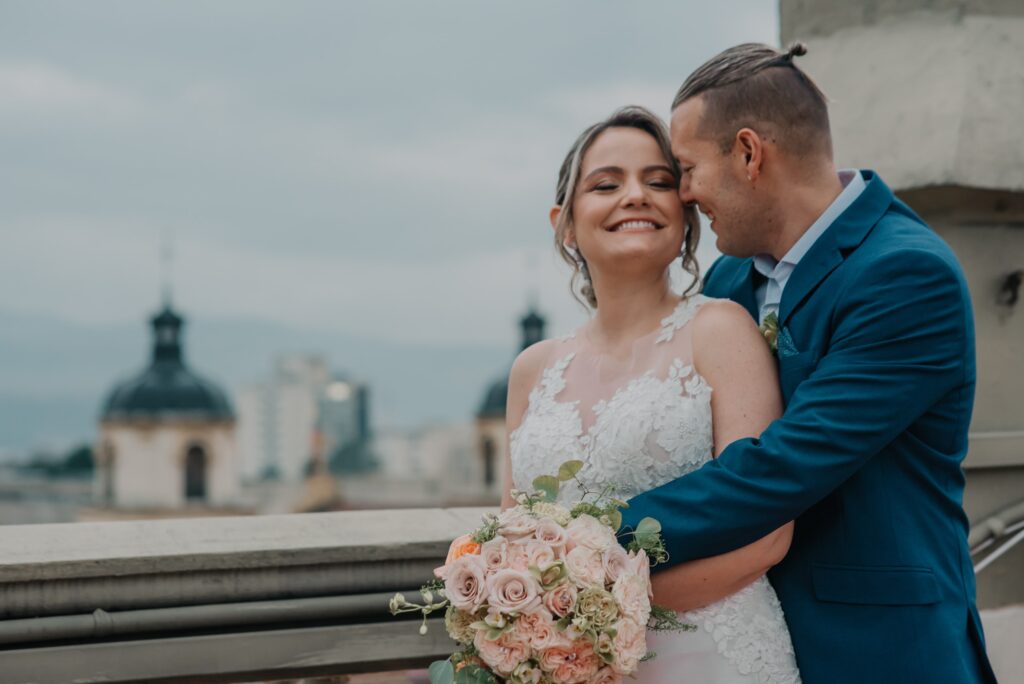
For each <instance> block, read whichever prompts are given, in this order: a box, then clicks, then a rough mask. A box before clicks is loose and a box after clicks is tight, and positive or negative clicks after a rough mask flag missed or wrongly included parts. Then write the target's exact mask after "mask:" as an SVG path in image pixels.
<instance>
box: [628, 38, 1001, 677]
mask: <svg viewBox="0 0 1024 684" xmlns="http://www.w3.org/2000/svg"><path fill="white" fill-rule="evenodd" d="M804 51H805V50H804V48H803V47H802V46H800V45H796V46H794V48H793V49H791V50H790V51H789V52H788V53H779V52H777V51H775V50H774V49H772V48H770V47H767V46H765V45H753V44H746V45H739V46H737V47H734V48H730V49H729V50H726V51H725V52H723V53H721V54H720V55H718V56H717V57H714V58H713V59H711V60H710V61H709V62H707V63H706V64H704V65H703V66H702V67H700V68H699V69H698V70H697V71H696V72H694V73H693V74H692V75H691V76H690V77H689V78H688V79H687V81H686V83H684V84H683V86H682V88H681V89H680V90H679V93H678V94H677V95H676V98H675V101H674V102H673V105H672V107H673V112H672V122H671V125H672V148H673V152H674V154H675V155H676V156H677V157H678V159H679V163H680V165H681V167H682V169H683V177H682V181H681V184H680V195H681V197H682V199H683V201H684V202H686V203H691V204H696V205H697V206H698V207H699V208H700V210H701V211H702V212H703V213H704V214H706V215H707V216H708V218H709V219H710V220H711V229H712V230H713V231H714V232H715V234H716V236H717V238H718V242H717V244H718V248H719V249H720V250H721V251H722V252H723V253H725V254H726V255H727V256H723V257H722V258H721V259H719V260H718V261H717V262H716V263H715V264H714V266H712V268H711V269H710V270H709V271H708V273H707V277H706V281H705V286H704V291H705V293H706V294H708V295H710V296H712V297H727V298H729V299H732V300H734V301H736V302H738V303H740V304H742V305H743V306H744V307H746V309H747V310H748V311H749V312H750V314H751V316H753V317H754V318H755V319H757V320H758V321H760V322H763V321H764V320H765V319H766V318H768V319H770V320H772V321H775V320H777V322H778V337H777V340H778V341H777V352H776V353H777V357H778V363H779V379H780V383H781V385H782V393H783V397H784V399H785V401H786V411H785V414H784V415H783V416H782V418H780V419H779V420H777V421H775V422H774V423H772V424H771V425H770V426H769V427H768V428H767V429H766V430H765V432H764V433H763V434H762V435H761V437H760V439H743V440H739V441H737V442H734V443H733V444H731V445H730V446H729V447H728V448H726V449H725V450H724V451H723V452H722V453H721V454H720V455H719V456H718V458H716V459H714V460H713V461H711V462H710V463H708V464H707V465H705V466H704V467H703V468H701V469H700V470H699V471H697V472H695V473H692V474H690V475H686V476H684V477H681V478H679V479H677V480H674V481H672V482H669V483H667V484H665V485H663V486H661V487H659V488H657V489H654V490H652V491H650V492H647V493H645V494H641V495H639V496H637V497H636V498H634V499H631V500H630V502H629V505H630V507H629V509H627V510H626V511H624V516H623V517H624V520H623V523H624V525H625V526H629V527H635V526H636V524H637V522H639V520H640V519H641V518H643V517H645V516H651V517H654V518H657V519H658V520H659V521H660V522H661V524H662V527H663V534H664V536H665V540H666V545H667V547H668V551H669V554H670V555H671V560H670V561H669V564H671V563H679V562H683V561H687V560H692V559H695V558H701V557H705V556H713V555H717V554H721V553H724V552H727V551H730V550H733V549H736V548H738V547H740V546H743V545H746V544H749V543H750V542H752V541H754V540H756V539H758V538H760V537H762V536H764V535H766V534H768V533H769V532H771V531H772V530H774V529H776V528H777V527H779V526H781V525H783V524H784V523H786V522H788V521H790V520H793V519H795V520H796V529H795V532H794V537H793V542H792V546H791V547H790V551H789V555H788V556H787V557H786V558H785V559H784V560H783V561H782V562H781V563H780V564H779V565H777V566H776V567H775V568H773V570H772V571H771V572H770V574H769V575H770V578H771V580H772V583H773V585H774V586H775V589H776V591H777V592H778V595H779V598H780V600H781V601H782V605H783V609H784V610H785V614H786V619H787V622H788V624H789V628H790V632H791V634H792V638H793V645H794V647H795V649H796V655H797V662H798V664H799V666H800V670H801V673H802V676H803V681H804V682H805V684H842V683H846V682H849V683H850V684H854V683H857V684H863V683H864V682H870V683H871V684H882V683H883V682H900V683H903V682H951V683H952V682H956V683H960V682H970V683H973V682H994V681H995V677H994V675H993V674H992V670H991V667H990V666H989V663H988V659H987V657H986V655H985V646H984V638H983V635H982V629H981V623H980V621H979V619H978V611H977V609H976V607H975V604H974V572H973V570H972V566H971V559H970V554H969V552H968V548H967V519H966V516H965V515H964V512H963V509H962V508H961V502H962V498H963V489H964V476H963V472H962V471H961V468H960V463H961V461H962V460H963V458H964V456H965V454H966V452H967V427H968V424H969V423H970V418H971V408H972V403H973V398H974V384H975V367H974V330H973V321H972V312H971V304H970V298H969V296H968V293H967V286H966V283H965V282H964V276H963V274H962V272H961V270H960V267H959V265H958V264H957V261H956V258H955V257H954V255H953V253H952V251H951V250H950V249H949V247H947V246H946V244H945V243H944V242H943V241H942V240H941V239H939V238H938V237H937V236H936V235H935V234H934V233H933V232H932V231H931V230H930V229H929V228H928V226H926V225H925V224H924V222H923V221H922V220H921V219H920V218H919V217H918V216H917V215H916V214H915V213H914V212H913V211H911V210H910V208H908V207H907V206H906V205H905V204H903V203H902V202H901V201H899V200H898V199H896V198H895V197H894V196H893V194H892V191H891V190H890V189H889V188H888V187H887V186H886V184H885V183H884V182H883V181H882V179H881V178H879V177H878V175H877V174H875V173H874V172H873V171H856V170H850V171H840V172H838V173H837V171H836V169H835V167H834V165H833V161H832V140H831V136H830V131H829V121H828V111H827V107H826V101H825V98H824V96H823V95H822V93H821V92H820V91H819V90H818V88H817V87H816V86H815V84H814V83H813V82H812V81H811V79H810V78H808V76H807V75H806V74H804V73H803V71H801V70H800V68H799V67H798V66H796V65H795V64H794V61H793V60H794V58H795V57H797V56H799V55H802V54H804ZM879 133H880V134H883V135H884V133H885V132H884V131H879Z"/></svg>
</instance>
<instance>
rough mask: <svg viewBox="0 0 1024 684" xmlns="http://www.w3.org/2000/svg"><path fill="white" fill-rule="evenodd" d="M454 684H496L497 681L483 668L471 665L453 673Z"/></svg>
mask: <svg viewBox="0 0 1024 684" xmlns="http://www.w3.org/2000/svg"><path fill="white" fill-rule="evenodd" d="M455 684H498V680H497V679H495V678H494V675H493V674H491V673H490V672H488V671H487V670H485V669H484V668H482V667H480V666H479V665H476V664H472V665H467V666H466V667H464V668H462V669H461V670H459V671H458V672H456V673H455Z"/></svg>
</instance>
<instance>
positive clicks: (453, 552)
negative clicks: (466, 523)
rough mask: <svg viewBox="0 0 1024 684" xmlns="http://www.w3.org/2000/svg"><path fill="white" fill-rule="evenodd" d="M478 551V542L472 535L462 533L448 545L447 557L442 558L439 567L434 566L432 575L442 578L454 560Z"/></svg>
mask: <svg viewBox="0 0 1024 684" xmlns="http://www.w3.org/2000/svg"><path fill="white" fill-rule="evenodd" d="M476 553H480V544H478V543H477V542H475V541H473V535H471V534H464V535H462V536H461V537H459V538H458V539H456V540H455V541H453V542H452V543H451V546H449V547H448V557H447V558H445V559H444V565H443V566H441V567H440V568H434V576H435V577H437V578H438V579H444V578H445V576H446V575H447V574H448V568H449V567H450V566H451V564H452V563H454V562H455V561H456V560H458V559H459V558H461V557H462V556H465V555H467V554H476Z"/></svg>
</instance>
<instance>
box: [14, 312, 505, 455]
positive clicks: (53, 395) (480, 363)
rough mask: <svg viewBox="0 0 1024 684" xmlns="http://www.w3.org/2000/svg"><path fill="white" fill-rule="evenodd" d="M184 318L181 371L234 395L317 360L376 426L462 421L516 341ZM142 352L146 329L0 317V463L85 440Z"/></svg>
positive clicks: (140, 362)
mask: <svg viewBox="0 0 1024 684" xmlns="http://www.w3.org/2000/svg"><path fill="white" fill-rule="evenodd" d="M185 315H186V317H187V323H186V328H185V337H184V340H185V358H186V362H187V363H188V364H189V365H190V366H191V367H192V368H193V369H194V370H196V371H197V372H198V373H199V374H201V375H203V376H205V377H207V378H209V379H211V380H214V381H216V382H218V383H221V384H222V386H223V387H224V388H225V389H227V390H228V391H230V392H231V393H232V394H233V393H234V391H235V390H236V389H237V388H238V387H240V386H243V385H245V384H248V383H252V382H257V381H259V380H261V379H264V378H266V377H268V376H269V374H270V371H271V369H272V366H273V363H274V359H275V358H276V357H277V356H278V355H279V354H282V353H316V354H322V355H323V356H324V357H326V358H327V359H328V360H329V362H330V365H331V367H332V369H334V370H336V371H339V372H344V373H346V374H349V375H351V376H352V377H353V378H356V379H359V380H363V381H365V382H367V383H369V385H370V392H371V420H372V421H373V424H374V425H375V426H376V427H412V426H415V425H420V424H423V423H429V422H438V421H443V422H449V421H462V420H468V419H470V418H471V416H472V415H473V413H474V412H475V410H476V408H477V405H478V403H479V402H480V401H481V400H482V399H483V395H484V392H485V390H486V387H487V385H488V384H489V383H490V382H491V381H492V380H494V379H495V378H497V377H499V376H500V375H502V374H503V373H505V372H506V371H507V369H508V367H509V365H510V364H511V361H512V358H513V357H514V352H515V350H516V343H517V341H518V340H517V338H518V332H517V331H516V330H509V344H508V347H507V348H496V347H473V346H466V347H444V348H440V347H429V346H417V345H406V344H400V343H394V342H385V341H379V340H370V339H364V338H359V337H356V336H345V335H339V334H337V333H332V332H325V331H317V330H302V329H297V328H291V327H288V326H284V325H279V324H276V323H273V322H267V321H260V320H254V319H227V320H226V319H202V318H198V319H197V318H195V317H191V316H188V312H187V311H186V312H185ZM150 344H151V339H150V331H149V327H148V321H147V320H142V319H140V320H139V322H138V324H137V325H123V324H115V325H87V324H82V323H76V322H70V321H65V320H60V319H56V318H47V317H43V316H28V315H24V314H16V313H11V312H4V311H0V457H2V456H3V454H4V453H5V452H6V453H7V454H8V455H9V454H10V453H12V452H13V453H16V454H17V453H24V452H26V451H28V450H30V449H35V448H39V447H43V446H52V447H54V448H60V447H62V446H66V445H69V444H72V443H74V442H77V441H84V440H92V439H93V438H94V435H95V423H96V417H97V415H98V413H99V411H100V407H101V405H102V402H103V400H104V399H105V397H106V394H107V392H109V391H110V388H111V387H112V386H113V385H114V383H115V382H117V381H119V380H122V379H124V378H125V377H127V376H129V375H131V374H133V373H135V372H137V371H139V370H140V369H141V368H143V367H144V366H145V364H146V363H148V359H149V354H150Z"/></svg>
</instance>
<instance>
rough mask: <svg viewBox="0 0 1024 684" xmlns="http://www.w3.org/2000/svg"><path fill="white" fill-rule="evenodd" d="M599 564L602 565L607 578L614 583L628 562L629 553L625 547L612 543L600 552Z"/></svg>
mask: <svg viewBox="0 0 1024 684" xmlns="http://www.w3.org/2000/svg"><path fill="white" fill-rule="evenodd" d="M601 564H602V565H603V566H604V574H605V577H606V578H607V580H608V581H609V582H612V583H614V582H615V580H617V579H619V575H620V574H622V571H623V570H624V569H625V568H626V566H627V565H628V564H629V554H628V553H626V549H624V548H622V547H621V546H619V545H618V544H613V545H611V546H609V547H608V548H607V549H605V551H604V553H603V554H601Z"/></svg>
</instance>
